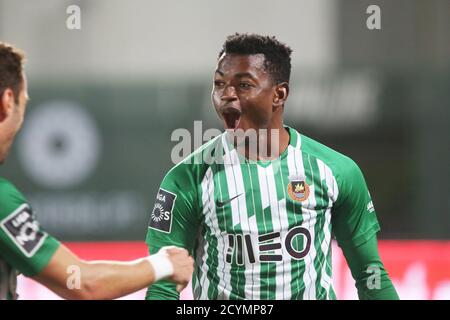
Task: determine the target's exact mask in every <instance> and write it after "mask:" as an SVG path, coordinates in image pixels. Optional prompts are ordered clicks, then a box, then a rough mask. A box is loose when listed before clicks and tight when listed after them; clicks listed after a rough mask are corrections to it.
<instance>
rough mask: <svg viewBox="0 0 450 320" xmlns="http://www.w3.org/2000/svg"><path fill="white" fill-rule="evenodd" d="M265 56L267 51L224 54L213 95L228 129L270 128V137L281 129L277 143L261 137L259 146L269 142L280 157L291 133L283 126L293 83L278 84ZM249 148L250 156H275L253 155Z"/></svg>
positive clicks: (217, 72)
mask: <svg viewBox="0 0 450 320" xmlns="http://www.w3.org/2000/svg"><path fill="white" fill-rule="evenodd" d="M264 59H265V57H264V54H254V55H238V54H227V53H224V54H223V55H222V56H221V57H220V58H219V61H218V64H217V69H216V72H215V74H214V87H213V91H212V94H211V96H212V101H213V104H214V107H215V109H216V112H217V114H218V115H219V117H220V118H221V119H222V121H223V122H224V127H225V129H227V130H236V129H242V130H244V132H245V131H246V130H249V129H254V130H257V131H258V130H260V129H267V131H268V134H269V135H268V136H269V137H270V132H271V130H274V129H276V130H279V131H278V132H279V141H278V145H277V146H271V141H270V140H271V139H270V138H268V139H265V138H263V137H260V136H258V145H261V144H266V145H267V148H268V150H271V148H275V150H274V153H272V154H273V155H275V156H276V157H278V156H279V155H280V154H281V153H283V151H284V150H285V149H286V148H287V146H288V145H289V133H288V132H287V131H286V129H285V128H284V126H283V110H284V104H285V102H286V100H287V97H288V94H289V84H288V83H287V82H283V83H279V84H275V83H274V81H273V80H272V79H271V77H270V74H269V73H268V72H267V71H266V70H265V67H264ZM245 150H246V154H245V156H246V157H247V158H250V159H257V160H270V159H271V158H263V157H261V155H259V154H257V155H252V154H249V152H248V147H246V148H245Z"/></svg>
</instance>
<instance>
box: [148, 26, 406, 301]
mask: <svg viewBox="0 0 450 320" xmlns="http://www.w3.org/2000/svg"><path fill="white" fill-rule="evenodd" d="M291 52H292V50H291V49H290V48H289V47H287V46H286V45H284V44H282V43H280V42H279V41H278V40H276V39H275V38H274V37H267V36H260V35H255V34H235V35H232V36H229V37H228V38H227V39H226V41H225V43H224V45H223V48H222V50H221V52H220V54H219V58H218V63H217V69H216V70H215V74H214V86H213V90H212V102H213V104H214V107H215V109H216V111H217V113H218V115H219V117H220V118H221V120H222V121H223V125H224V127H225V129H226V131H225V132H224V133H223V134H222V135H220V136H218V137H216V138H214V139H212V140H211V141H209V142H207V143H206V144H204V145H203V146H202V147H201V148H199V149H198V150H196V151H195V152H194V153H193V154H191V155H190V156H188V157H187V158H186V159H185V160H183V161H182V162H181V163H179V164H178V165H176V166H175V167H173V168H172V169H171V170H170V171H169V172H168V173H167V174H166V176H165V177H164V179H163V181H162V183H161V187H160V189H159V191H158V194H157V198H156V203H155V205H154V208H153V211H152V213H151V216H150V221H149V229H148V234H147V239H146V241H147V244H148V245H149V250H150V253H155V252H157V251H158V250H159V249H160V248H161V247H163V246H167V245H176V246H180V247H184V248H186V249H187V250H188V251H189V252H191V253H193V254H194V256H195V271H194V276H193V295H194V298H195V299H277V300H278V299H335V298H336V295H335V292H334V290H333V286H332V270H331V265H332V263H331V238H332V234H334V236H335V238H336V239H337V242H338V244H339V246H340V247H341V248H342V250H343V252H344V255H345V257H346V259H347V262H348V264H349V266H350V269H351V272H352V275H353V278H354V279H355V281H356V288H357V290H358V295H359V298H360V299H398V296H397V293H396V291H395V289H394V287H393V285H392V283H391V280H390V279H389V277H388V274H387V272H386V270H385V268H384V266H383V264H382V262H381V260H380V257H379V255H378V246H377V237H376V233H377V232H378V231H379V230H380V227H379V224H378V221H377V218H376V215H375V211H374V207H373V204H372V200H371V197H370V194H369V192H368V189H367V186H366V182H365V180H364V177H363V174H362V173H361V171H360V169H359V167H358V166H357V165H356V163H355V162H354V161H352V160H351V159H350V158H348V157H346V156H344V155H342V154H340V153H338V152H336V151H334V150H332V149H330V148H328V147H326V146H324V145H322V144H320V143H319V142H317V141H314V140H313V139H311V138H309V137H306V136H305V135H303V134H301V133H299V132H298V131H297V130H296V129H294V128H292V127H289V126H287V125H285V124H284V123H283V110H284V107H285V103H286V101H287V98H288V94H289V77H290V71H291V62H290V55H291ZM237 131H240V132H244V133H247V132H256V133H257V139H256V142H257V148H256V149H255V148H253V149H252V148H251V147H252V146H251V144H248V143H247V142H246V141H247V140H246V139H243V140H242V139H241V140H240V141H241V142H239V139H236V135H234V133H235V132H237ZM262 133H265V134H262ZM249 137H250V135H249ZM272 137H277V138H276V139H272ZM237 138H239V137H237ZM242 141H244V142H245V143H242ZM250 142H251V139H250ZM242 146H243V147H242ZM239 149H240V150H239ZM261 149H265V150H270V151H271V152H269V153H270V154H269V155H268V156H265V154H264V153H260V152H259V150H261ZM252 150H257V152H256V153H255V152H252ZM199 159H202V160H203V161H198V160H199ZM178 297H179V295H178V293H177V291H176V290H175V286H174V285H173V284H170V283H168V282H166V281H160V282H157V283H155V284H153V285H151V286H150V287H149V290H148V292H147V299H176V298H178Z"/></svg>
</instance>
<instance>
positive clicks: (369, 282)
mask: <svg viewBox="0 0 450 320" xmlns="http://www.w3.org/2000/svg"><path fill="white" fill-rule="evenodd" d="M342 251H343V252H344V256H345V258H346V260H347V263H348V265H349V267H350V271H351V273H352V276H353V279H355V285H356V288H357V290H358V297H359V299H360V300H398V299H399V297H398V294H397V292H396V291H395V288H394V286H393V284H392V282H391V279H389V275H388V273H387V272H386V269H385V268H384V265H383V263H382V262H381V259H380V256H379V254H378V242H377V237H376V236H375V235H374V236H372V237H371V238H370V239H369V240H367V242H365V243H363V244H361V245H359V246H354V245H344V246H342Z"/></svg>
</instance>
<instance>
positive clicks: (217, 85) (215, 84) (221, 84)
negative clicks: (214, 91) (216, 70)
mask: <svg viewBox="0 0 450 320" xmlns="http://www.w3.org/2000/svg"><path fill="white" fill-rule="evenodd" d="M224 84H225V82H223V81H222V80H214V86H216V87H222V86H223V85H224Z"/></svg>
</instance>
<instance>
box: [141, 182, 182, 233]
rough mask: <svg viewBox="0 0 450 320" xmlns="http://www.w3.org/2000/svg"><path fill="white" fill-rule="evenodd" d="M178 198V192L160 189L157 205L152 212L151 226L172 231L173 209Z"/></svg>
mask: <svg viewBox="0 0 450 320" xmlns="http://www.w3.org/2000/svg"><path fill="white" fill-rule="evenodd" d="M176 198H177V195H176V194H174V193H172V192H169V191H167V190H164V189H162V188H160V189H159V191H158V194H157V195H156V201H155V205H154V207H153V210H152V213H151V214H150V221H149V224H148V226H149V228H152V229H155V230H158V231H162V232H165V233H170V231H171V229H172V210H173V207H174V205H175V199H176Z"/></svg>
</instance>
